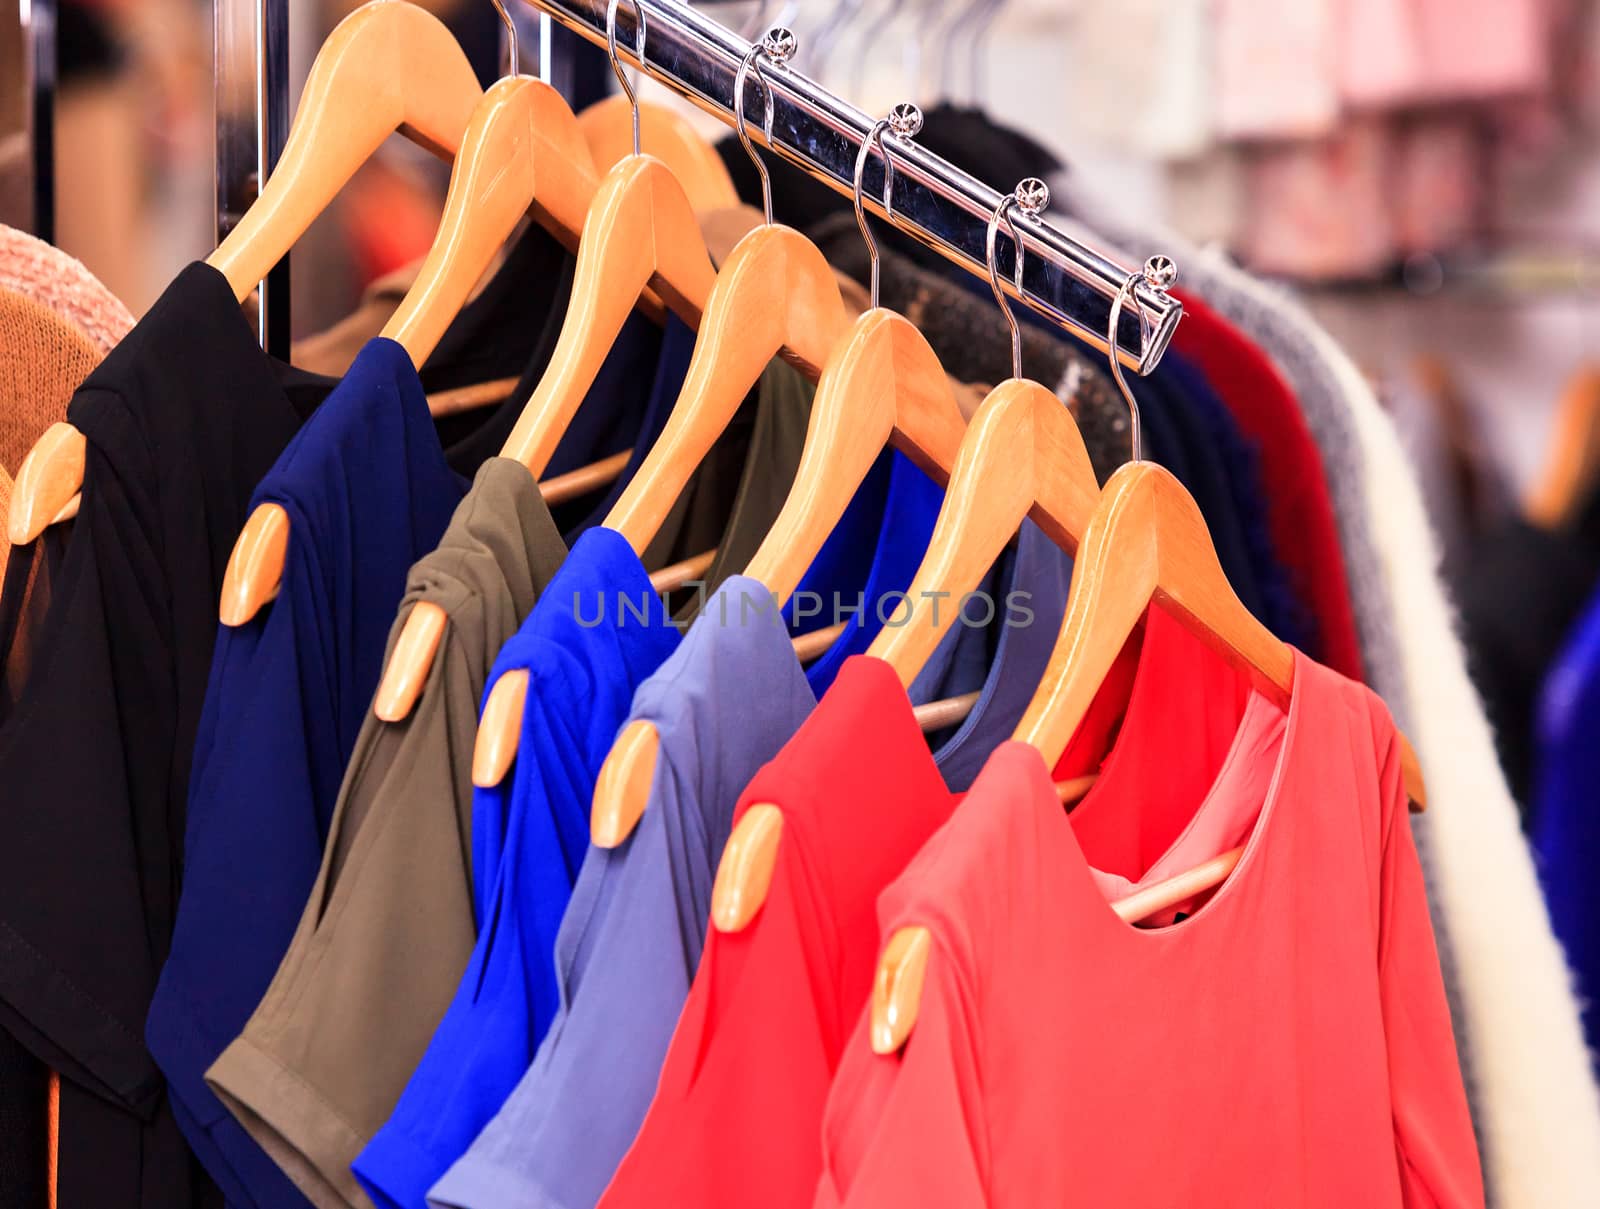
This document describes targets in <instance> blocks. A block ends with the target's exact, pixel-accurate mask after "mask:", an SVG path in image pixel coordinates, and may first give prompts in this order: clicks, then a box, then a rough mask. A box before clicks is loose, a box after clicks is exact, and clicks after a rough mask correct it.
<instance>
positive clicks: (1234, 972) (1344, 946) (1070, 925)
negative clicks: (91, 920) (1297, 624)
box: [749, 639, 1483, 1209]
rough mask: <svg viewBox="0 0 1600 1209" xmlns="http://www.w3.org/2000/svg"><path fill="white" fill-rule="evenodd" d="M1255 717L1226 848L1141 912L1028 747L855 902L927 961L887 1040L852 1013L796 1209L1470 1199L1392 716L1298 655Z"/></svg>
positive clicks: (1464, 1135)
mask: <svg viewBox="0 0 1600 1209" xmlns="http://www.w3.org/2000/svg"><path fill="white" fill-rule="evenodd" d="M1147 642H1148V639H1147ZM1147 657H1148V652H1147ZM1163 682H1164V683H1166V684H1172V683H1173V682H1172V681H1171V680H1165V679H1164V681H1163ZM1258 703H1260V704H1265V703H1264V702H1263V701H1262V699H1260V698H1256V699H1254V702H1253V703H1252V705H1251V709H1252V710H1254V709H1255V708H1256V705H1257V704H1258ZM1278 716H1279V717H1280V718H1281V716H1282V715H1281V712H1279V714H1278ZM1133 725H1134V720H1133V715H1132V713H1131V711H1130V718H1129V722H1128V723H1125V724H1124V732H1125V733H1124V736H1123V738H1124V740H1126V739H1127V738H1129V737H1130V733H1129V732H1130V727H1132V726H1133ZM1202 729H1203V728H1202ZM1273 734H1274V736H1275V737H1274V738H1273V739H1272V741H1271V744H1270V746H1269V747H1266V748H1258V749H1253V754H1252V756H1251V758H1253V759H1255V760H1256V761H1258V762H1259V761H1262V760H1270V761H1271V763H1272V767H1273V775H1272V776H1271V778H1270V780H1269V779H1267V778H1262V777H1261V776H1260V775H1259V774H1260V772H1261V771H1262V770H1261V769H1260V768H1259V767H1258V768H1256V769H1255V770H1254V771H1255V772H1256V773H1257V776H1256V777H1255V778H1254V779H1253V781H1252V782H1251V783H1252V784H1253V785H1254V786H1255V787H1256V788H1255V792H1256V793H1258V795H1259V801H1260V805H1259V807H1258V817H1257V819H1256V822H1255V824H1254V827H1253V830H1252V831H1251V834H1250V839H1249V843H1248V846H1247V848H1246V851H1245V854H1244V857H1243V858H1242V860H1241V862H1240V864H1239V866H1238V867H1237V868H1236V869H1235V871H1234V873H1233V874H1232V876H1231V877H1230V878H1229V879H1228V881H1227V882H1225V883H1224V884H1223V886H1222V887H1221V888H1220V889H1218V890H1217V891H1216V892H1215V893H1214V894H1213V896H1212V897H1211V900H1210V901H1209V903H1207V904H1206V905H1205V906H1204V907H1203V908H1202V909H1200V910H1199V912H1198V914H1195V915H1193V916H1191V917H1190V918H1187V919H1185V920H1183V921H1182V922H1180V923H1176V924H1173V925H1172V926H1170V927H1164V928H1158V929H1153V930H1145V929H1135V928H1132V927H1130V926H1129V925H1127V924H1125V923H1123V922H1122V921H1121V920H1120V919H1119V918H1118V917H1117V916H1116V915H1115V914H1114V913H1113V912H1112V911H1111V910H1110V909H1109V908H1108V906H1107V903H1106V900H1105V898H1104V896H1103V895H1102V894H1101V892H1100V891H1099V889H1097V887H1096V884H1095V879H1094V877H1093V875H1092V870H1091V868H1090V864H1089V860H1088V858H1087V856H1086V850H1085V847H1084V846H1083V845H1082V844H1081V843H1080V838H1079V824H1078V820H1077V819H1076V817H1074V818H1073V819H1072V820H1071V821H1070V822H1069V820H1068V818H1067V817H1066V816H1064V815H1063V813H1062V811H1061V808H1060V806H1059V804H1058V803H1057V801H1056V797H1055V793H1054V790H1053V789H1052V787H1051V784H1050V776H1049V774H1048V772H1047V771H1046V769H1045V768H1044V766H1043V764H1042V763H1041V761H1040V760H1039V757H1038V754H1037V753H1036V752H1035V751H1034V750H1033V749H1032V748H1029V747H1027V746H1025V745H1023V744H1021V743H1014V742H1012V743H1006V744H1004V745H1002V746H1001V747H1000V749H999V750H997V751H996V753H995V754H994V756H993V757H992V758H991V759H990V761H989V763H988V765H987V766H986V768H985V770H984V772H983V773H982V774H981V776H980V777H979V778H978V781H977V783H976V784H975V785H974V786H973V788H972V790H971V792H970V793H969V794H968V795H967V798H966V800H965V802H964V803H963V804H962V805H961V806H960V807H959V808H958V809H957V810H956V812H955V814H954V815H953V817H952V819H951V821H950V822H949V823H948V824H947V825H946V826H945V827H943V828H942V829H941V830H940V832H939V833H938V835H937V836H935V837H934V839H933V840H932V841H931V842H930V843H928V844H927V845H925V846H924V847H923V849H922V850H921V852H920V853H919V854H918V856H917V857H916V859H915V860H914V861H913V862H912V864H911V865H910V866H909V867H908V868H907V869H906V871H905V872H904V874H903V875H902V876H901V877H900V878H898V879H897V880H896V881H895V882H894V884H893V885H892V886H891V887H890V888H889V889H888V890H886V891H885V893H884V894H883V896H882V898H881V900H880V908H879V919H880V925H881V932H882V934H883V935H884V936H888V935H890V934H891V933H892V932H893V931H894V930H895V929H897V928H899V927H903V926H907V925H913V924H915V925H921V926H924V927H927V928H928V929H930V931H931V933H932V936H933V951H932V955H931V957H930V960H929V965H928V974H927V981H926V983H925V985H924V988H923V992H922V998H921V1004H920V1008H919V1013H918V1018H917V1024H916V1029H915V1031H914V1032H913V1033H912V1036H911V1038H910V1040H909V1041H908V1042H907V1044H906V1046H905V1047H904V1048H903V1050H902V1051H901V1052H900V1053H899V1054H898V1055H894V1056H890V1057H879V1056H877V1055H874V1054H873V1053H872V1052H871V1050H870V1048H869V1045H868V1037H867V1032H866V1021H865V1019H864V1018H863V1019H862V1020H861V1021H860V1022H858V1024H857V1028H856V1031H855V1035H854V1036H853V1037H852V1038H851V1039H850V1041H849V1043H848V1045H847V1046H846V1048H845V1053H844V1057H843V1060H842V1064H841V1067H840V1069H839V1072H838V1076H837V1078H836V1080H835V1082H834V1086H833V1090H832V1093H831V1095H830V1098H829V1101H828V1106H827V1111H826V1119H825V1122H824V1126H823V1149H824V1154H825V1168H826V1169H825V1172H824V1174H823V1176H822V1178H821V1180H820V1181H819V1185H818V1191H817V1196H816V1200H815V1206H816V1209H835V1207H836V1206H845V1207H849V1209H854V1207H857V1206H859V1207H862V1209H867V1207H870V1209H896V1207H899V1206H904V1207H905V1209H913V1207H914V1209H990V1207H992V1209H1035V1207H1037V1206H1042V1205H1049V1206H1052V1207H1053V1209H1072V1207H1074V1206H1084V1207H1085V1209H1088V1207H1094V1209H1100V1207H1101V1206H1107V1205H1152V1206H1153V1205H1162V1206H1165V1205H1183V1206H1185V1207H1187V1209H1209V1207H1216V1209H1223V1207H1227V1209H1237V1207H1238V1206H1247V1205H1263V1206H1264V1205H1274V1206H1276V1205H1294V1206H1298V1207H1300V1209H1319V1207H1322V1206H1327V1207H1329V1209H1332V1207H1336V1206H1337V1207H1339V1209H1344V1207H1345V1206H1351V1205H1361V1206H1372V1207H1380V1206H1393V1207H1397V1209H1399V1207H1404V1209H1421V1207H1423V1206H1434V1207H1443V1209H1472V1207H1478V1206H1482V1204H1483V1188H1482V1183H1481V1178H1480V1175H1479V1166H1478V1158H1477V1152H1476V1146H1475V1143H1474V1140H1473V1135H1472V1127H1471V1122H1470V1120H1469V1119H1468V1115H1467V1105H1466V1095H1465V1092H1464V1090H1463V1088H1462V1084H1461V1076H1460V1073H1459V1070H1458V1069H1457V1066H1456V1057H1455V1046H1454V1042H1453V1039H1452V1036H1451V1028H1450V1017H1449V1013H1448V1010H1447V1008H1446V1004H1445V998H1444V990H1443V986H1442V983H1441V980H1440V976H1439V966H1438V957H1437V953H1436V951H1435V949H1434V942H1433V934H1432V931H1431V929H1430V925H1429V922H1428V911H1427V904H1426V902H1425V900H1424V894H1423V885H1422V877H1421V871H1420V868H1419V866H1418V863H1417V857H1416V852H1415V849H1414V848H1413V847H1412V841H1411V830H1410V824H1409V816H1408V813H1407V807H1406V796H1405V791H1404V788H1403V786H1402V783H1401V774H1400V758H1399V745H1398V742H1397V740H1396V735H1395V730H1394V726H1393V723H1392V722H1391V720H1390V718H1389V716H1388V713H1387V712H1386V710H1385V709H1384V707H1383V705H1382V704H1381V703H1380V702H1379V701H1378V700H1377V698H1376V697H1375V696H1373V695H1372V694H1371V693H1370V692H1368V691H1367V690H1366V689H1364V688H1362V687H1361V686H1360V685H1358V684H1355V683H1354V682H1352V681H1349V680H1347V679H1345V678H1343V677H1341V676H1339V675H1337V674H1336V673H1334V672H1332V671H1330V670H1328V669H1326V668H1324V667H1321V666H1319V665H1317V664H1315V663H1313V662H1312V661H1311V660H1309V659H1307V658H1306V657H1305V656H1303V655H1300V654H1298V653H1297V654H1296V668H1295V692H1294V696H1293V700H1292V702H1291V704H1290V707H1289V714H1288V721H1287V726H1286V727H1280V728H1279V729H1278V730H1277V731H1276V732H1273ZM1170 737H1172V738H1178V737H1179V736H1177V735H1173V736H1170ZM1146 768H1148V765H1145V766H1143V767H1142V768H1141V770H1140V771H1141V772H1142V771H1143V769H1146ZM1108 782H1109V772H1108V774H1107V777H1106V778H1103V779H1102V781H1101V782H1100V783H1097V785H1096V787H1095V790H1094V791H1093V792H1094V793H1097V794H1098V793H1101V791H1102V789H1105V790H1107V792H1108V795H1109V794H1110V789H1111V787H1110V786H1109V784H1108ZM1269 786H1270V788H1269ZM1123 788H1124V789H1125V788H1126V785H1124V786H1123ZM1110 796H1114V797H1115V798H1116V801H1115V804H1114V810H1115V812H1116V813H1117V814H1121V815H1126V814H1130V813H1139V812H1141V811H1143V810H1145V809H1147V808H1148V807H1149V805H1150V803H1149V802H1148V800H1147V799H1145V798H1144V797H1143V796H1142V795H1135V796H1132V797H1130V796H1129V794H1127V793H1126V792H1123V790H1122V789H1118V790H1117V791H1116V792H1115V794H1114V795H1110ZM1088 808H1089V803H1087V802H1086V803H1085V807H1084V809H1088ZM749 1203H752V1204H754V1203H761V1202H758V1201H751V1202H749Z"/></svg>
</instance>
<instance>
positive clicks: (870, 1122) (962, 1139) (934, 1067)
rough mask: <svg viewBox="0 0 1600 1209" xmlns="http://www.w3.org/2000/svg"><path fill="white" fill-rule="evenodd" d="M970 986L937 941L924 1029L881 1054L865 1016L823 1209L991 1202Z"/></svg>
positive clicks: (835, 1133)
mask: <svg viewBox="0 0 1600 1209" xmlns="http://www.w3.org/2000/svg"><path fill="white" fill-rule="evenodd" d="M963 982H964V980H963V979H962V977H961V975H960V971H959V970H958V969H957V968H956V960H955V959H954V958H953V957H952V955H951V954H950V953H949V952H948V951H947V950H945V949H944V948H943V947H942V946H941V945H939V944H938V942H937V941H936V942H935V945H934V950H933V953H932V954H931V956H930V957H929V959H928V975H927V981H926V982H925V983H924V985H923V988H922V1002H921V1004H920V1006H919V1008H918V1012H917V1024H916V1028H915V1029H914V1030H913V1031H912V1034H911V1036H910V1038H908V1039H907V1041H906V1043H905V1046H904V1047H903V1048H902V1049H901V1051H900V1052H899V1053H898V1054H890V1055H880V1054H875V1053H873V1051H872V1047H871V1044H870V1041H869V1037H868V1017H867V1013H866V1012H865V1011H864V1012H863V1014H862V1019H861V1021H860V1023H859V1024H858V1025H857V1026H856V1030H855V1033H854V1034H853V1035H852V1037H851V1038H850V1043H849V1044H848V1045H847V1046H846V1047H845V1053H844V1057H843V1059H842V1061H841V1062H840V1064H839V1072H838V1074H837V1075H836V1076H835V1077H834V1082H833V1089H832V1091H831V1092H830V1093H829V1095H828V1107H827V1111H826V1114H825V1116H824V1117H823V1123H822V1151H823V1153H822V1162H823V1169H822V1177H821V1179H820V1180H818V1182H817V1196H816V1201H815V1204H814V1209H844V1207H846V1206H849V1207H851V1209H855V1207H862V1209H866V1207H870V1209H895V1207H896V1206H904V1207H905V1209H973V1207H974V1206H980V1205H984V1204H987V1203H988V1199H987V1195H986V1192H985V1186H986V1180H985V1176H984V1172H985V1170H986V1169H987V1165H988V1164H987V1158H988V1155H987V1146H986V1135H985V1133H984V1120H983V1111H982V1104H981V1099H980V1091H979V1083H978V1074H977V1060H976V1049H975V1046H974V1043H973V1037H974V1030H973V1029H972V1027H971V1021H970V1007H971V1003H972V997H971V996H970V995H968V994H967V993H966V992H965V990H964V986H963ZM869 1010H870V1009H869Z"/></svg>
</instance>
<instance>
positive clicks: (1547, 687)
mask: <svg viewBox="0 0 1600 1209" xmlns="http://www.w3.org/2000/svg"><path fill="white" fill-rule="evenodd" d="M1537 738H1538V765H1537V777H1536V783H1535V786H1534V792H1533V801H1532V803H1531V809H1530V811H1529V832H1530V834H1531V836H1532V839H1533V847H1534V851H1535V852H1536V853H1537V854H1538V867H1539V876H1540V880H1541V881H1542V882H1543V883H1544V894H1545V901H1546V902H1547V903H1548V904H1549V906H1550V922H1551V924H1552V925H1554V927H1555V932H1556V935H1557V936H1558V937H1559V938H1560V940H1561V944H1562V946H1563V947H1564V948H1565V949H1566V951H1567V962H1568V964H1569V965H1571V967H1572V970H1573V973H1574V974H1575V975H1576V976H1577V979H1578V990H1579V998H1580V1000H1581V1001H1582V1002H1583V1004H1584V1010H1583V1027H1584V1031H1585V1032H1586V1033H1587V1035H1588V1039H1589V1052H1590V1053H1591V1054H1592V1055H1595V1056H1596V1057H1595V1064H1596V1072H1597V1073H1600V895H1597V894H1596V893H1595V888H1594V884H1595V870H1596V869H1597V868H1600V810H1597V809H1596V808H1595V796H1594V786H1595V782H1596V781H1597V780H1600V596H1596V597H1595V598H1593V599H1592V600H1591V601H1590V602H1589V606H1588V609H1587V611H1586V612H1585V613H1584V615H1583V617H1582V619H1581V620H1579V622H1578V624H1577V625H1576V626H1575V627H1574V628H1573V630H1572V632H1571V634H1569V635H1568V637H1567V643H1566V647H1565V649H1564V650H1563V652H1562V654H1561V657H1560V658H1559V659H1558V660H1557V661H1556V663H1555V666H1554V667H1553V668H1552V669H1551V670H1550V672H1549V674H1548V675H1547V676H1546V678H1545V682H1544V695H1543V698H1542V699H1541V701H1540V705H1539V717H1538V734H1537Z"/></svg>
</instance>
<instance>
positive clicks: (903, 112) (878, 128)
mask: <svg viewBox="0 0 1600 1209" xmlns="http://www.w3.org/2000/svg"><path fill="white" fill-rule="evenodd" d="M921 129H922V110H920V109H918V108H917V107H916V106H915V105H913V104H912V103H911V102H910V101H902V102H901V103H900V104H898V105H896V106H895V107H894V108H893V109H891V110H890V111H889V116H888V117H886V118H881V119H879V120H878V121H877V122H876V123H874V124H873V127H872V129H871V130H869V131H867V137H866V138H864V139H862V140H861V150H860V151H859V152H858V153H857V154H856V174H855V180H854V189H853V190H852V200H853V201H854V202H855V208H856V226H858V227H860V228H861V238H862V239H864V240H866V241H867V256H868V258H869V259H870V261H871V263H872V306H873V309H874V310H876V309H877V306H878V241H877V240H875V239H874V238H873V237H872V228H871V227H869V226H868V225H867V212H866V209H865V207H863V205H862V203H861V178H862V175H863V174H864V173H865V172H866V168H867V156H868V155H869V154H871V152H872V144H873V143H874V142H877V143H878V144H879V146H880V148H881V149H882V151H883V209H884V212H885V213H886V214H888V215H889V217H890V218H893V217H894V201H893V199H894V160H893V158H892V157H891V156H890V155H889V148H888V147H887V146H886V145H884V144H883V142H882V138H883V132H884V131H885V130H887V131H888V132H889V133H890V134H892V135H894V136H895V137H896V138H901V139H912V138H915V137H916V136H917V132H918V131H919V130H921Z"/></svg>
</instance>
